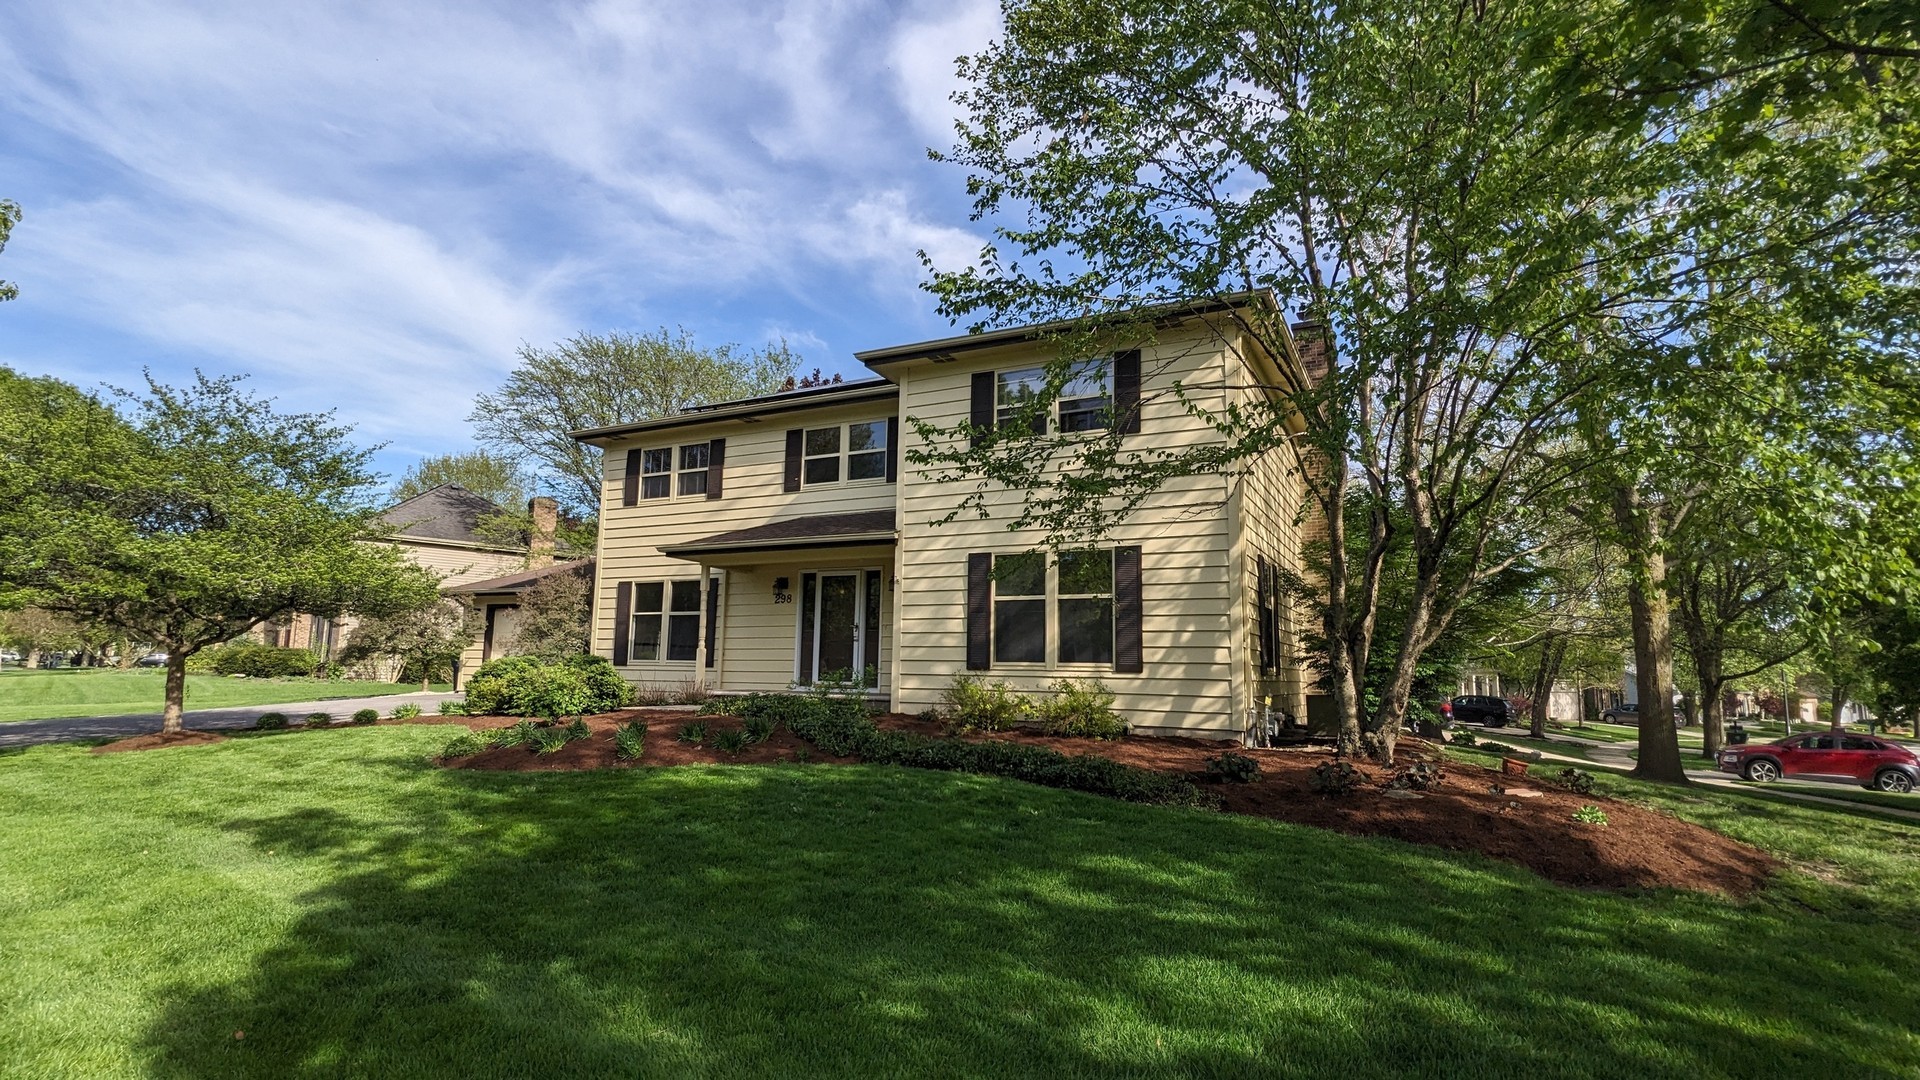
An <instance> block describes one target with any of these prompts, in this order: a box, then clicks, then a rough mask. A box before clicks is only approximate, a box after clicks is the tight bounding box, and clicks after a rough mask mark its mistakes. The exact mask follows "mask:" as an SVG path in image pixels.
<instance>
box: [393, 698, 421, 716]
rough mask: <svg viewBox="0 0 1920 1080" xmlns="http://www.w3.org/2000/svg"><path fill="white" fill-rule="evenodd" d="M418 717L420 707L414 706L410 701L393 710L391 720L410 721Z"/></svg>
mask: <svg viewBox="0 0 1920 1080" xmlns="http://www.w3.org/2000/svg"><path fill="white" fill-rule="evenodd" d="M419 715H420V706H418V705H415V704H414V703H413V702H411V701H409V702H407V703H406V704H405V705H402V706H400V707H399V708H396V709H394V710H393V718H394V719H395V720H411V719H413V718H414V717H416V716H419Z"/></svg>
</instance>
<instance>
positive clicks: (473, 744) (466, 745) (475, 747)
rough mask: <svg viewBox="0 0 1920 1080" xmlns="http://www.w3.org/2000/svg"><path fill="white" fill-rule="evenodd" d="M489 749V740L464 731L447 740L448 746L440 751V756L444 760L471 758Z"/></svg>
mask: <svg viewBox="0 0 1920 1080" xmlns="http://www.w3.org/2000/svg"><path fill="white" fill-rule="evenodd" d="M487 747H488V742H487V740H486V739H484V738H482V737H481V736H480V735H479V734H478V733H476V732H472V731H463V732H461V733H460V734H458V735H455V736H454V737H453V738H451V739H448V740H447V745H446V746H444V747H442V748H441V750H440V756H441V757H443V758H457V757H471V756H473V755H474V754H478V753H480V752H481V751H482V750H485V749H487Z"/></svg>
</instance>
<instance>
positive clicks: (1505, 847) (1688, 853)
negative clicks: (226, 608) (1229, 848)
mask: <svg viewBox="0 0 1920 1080" xmlns="http://www.w3.org/2000/svg"><path fill="white" fill-rule="evenodd" d="M519 719H520V718H518V717H511V716H424V715H423V716H419V717H415V718H414V719H412V720H381V721H380V723H381V724H403V723H414V724H447V725H452V724H464V725H466V726H467V727H469V728H473V729H476V730H479V729H487V728H499V727H507V726H509V725H512V724H515V723H518V722H519ZM696 720H698V721H699V722H702V723H705V724H706V725H707V730H708V738H707V742H706V743H704V744H702V745H692V744H688V743H683V742H680V741H678V739H676V738H675V736H676V735H678V733H679V731H680V729H681V727H682V726H684V725H686V724H688V723H692V722H695V721H696ZM630 721H638V722H640V723H643V724H645V725H646V727H647V740H646V743H647V748H646V753H645V755H644V756H643V757H642V758H641V759H640V760H639V761H622V760H621V759H620V758H619V757H617V756H616V755H615V753H614V742H613V732H614V729H616V728H618V727H620V726H621V725H624V724H626V723H628V722H630ZM879 723H880V726H881V727H884V728H888V729H890V730H896V731H914V732H920V733H922V734H928V735H939V734H943V732H942V730H941V728H940V727H939V726H938V725H936V724H932V723H928V722H926V721H922V720H919V719H917V718H914V717H909V716H902V715H891V716H883V717H880V718H879ZM587 726H588V728H589V729H591V730H592V732H593V736H592V737H591V738H589V739H582V740H579V741H576V742H571V743H568V744H567V745H566V746H564V747H562V748H561V749H560V750H558V751H557V752H555V753H551V754H537V753H534V752H533V751H532V749H531V748H529V747H525V746H510V747H500V748H498V749H493V750H487V751H483V752H481V753H478V754H474V755H471V756H468V757H463V758H455V759H451V760H448V761H446V762H444V764H445V765H446V766H447V767H448V768H454V769H486V770H495V771H504V772H572V771H578V770H584V769H624V768H634V767H648V768H659V767H668V766H674V765H712V764H721V765H767V764H774V763H777V762H791V761H816V762H827V763H833V764H844V763H847V762H849V761H851V760H852V759H849V758H838V757H833V756H830V755H827V754H823V753H821V752H820V751H819V750H817V749H815V748H814V747H813V746H812V745H811V744H809V743H807V742H806V741H805V740H802V739H800V738H799V737H797V736H795V735H794V734H793V733H792V732H791V731H789V730H787V729H786V728H785V727H781V728H779V729H778V730H776V731H775V732H774V734H773V737H772V738H770V739H768V740H767V741H766V742H763V743H756V744H750V745H748V746H747V747H746V748H745V749H744V750H742V751H741V752H740V753H737V754H727V753H723V752H721V751H720V750H718V749H716V748H715V747H714V746H713V745H712V741H713V734H714V733H716V732H720V731H724V730H727V729H730V728H739V727H740V726H741V725H740V721H739V720H738V719H736V718H733V717H725V716H703V717H695V716H694V715H693V714H691V713H689V712H686V711H670V710H662V709H628V710H623V711H621V712H616V713H609V714H606V715H604V716H593V717H588V718H587ZM291 730H298V729H297V728H295V729H291ZM966 737H967V738H973V739H1005V740H1010V741H1017V742H1023V743H1030V744H1033V745H1037V746H1045V747H1049V748H1051V749H1054V750H1058V751H1060V752H1061V753H1065V754H1098V755H1099V756H1101V757H1106V758H1111V759H1113V760H1115V761H1118V762H1121V763H1123V764H1127V765H1136V766H1139V767H1141V768H1144V769H1153V770H1156V771H1159V772H1166V773H1173V774H1176V775H1180V776H1185V777H1186V778H1188V779H1190V780H1192V781H1193V782H1195V783H1196V784H1202V785H1206V786H1207V787H1208V789H1209V790H1211V791H1212V792H1214V793H1215V794H1217V795H1218V796H1219V797H1220V801H1221V807H1222V809H1224V810H1226V811H1228V812H1230V813H1236V814H1250V815H1253V816H1256V817H1266V818H1274V819H1276V820H1280V821H1288V822H1293V823H1295V824H1300V825H1311V826H1315V827H1317V828H1322V829H1332V830H1335V831H1337V832H1344V833H1352V834H1355V835H1359V836H1384V837H1391V838H1393V839H1395V840H1404V841H1408V842H1410V843H1416V844H1430V845H1433V846H1435V847H1442V848H1448V849H1450V850H1454V851H1473V852H1478V853H1480V854H1482V855H1486V856H1488V857H1490V858H1494V859H1499V860H1501V861H1503V862H1509V863H1514V864H1517V865H1519V866H1524V867H1526V868H1527V869H1529V870H1532V871H1533V872H1535V873H1537V874H1539V875H1540V876H1541V877H1544V878H1546V879H1548V880H1550V881H1555V882H1559V883H1561V884H1564V885H1574V886H1579V887H1582V888H1595V889H1631V888H1672V889H1693V890H1701V891H1707V892H1718V893H1726V894H1728V895H1732V896H1746V895H1748V894H1750V893H1752V892H1754V891H1755V890H1757V889H1759V888H1760V887H1761V886H1762V885H1763V884H1765V882H1766V880H1767V878H1768V877H1769V876H1770V875H1771V874H1772V873H1773V872H1774V871H1775V870H1776V869H1778V868H1779V866H1780V863H1779V860H1777V859H1775V858H1774V857H1773V856H1771V855H1768V854H1767V853H1766V852H1764V851H1761V850H1760V849H1758V848H1755V847H1751V846H1749V845H1747V844H1742V843H1740V842H1738V841H1736V840H1732V839H1729V838H1728V837H1725V836H1722V835H1720V834H1719V833H1716V832H1713V831H1712V830H1710V829H1706V828H1703V827H1701V826H1699V825H1694V824H1692V823H1690V822H1686V821H1682V820H1680V819H1679V818H1676V817H1673V816H1671V815H1668V814H1663V813H1657V812H1655V811H1652V810H1648V809H1646V808H1644V807H1640V806H1636V805H1634V804H1632V803H1626V802H1621V801H1619V800H1616V799H1609V798H1606V797H1605V796H1601V795H1575V794H1573V793H1571V792H1567V791H1562V790H1560V789H1558V788H1555V787H1552V786H1549V785H1546V784H1543V783H1541V782H1540V781H1539V780H1537V779H1529V778H1521V777H1503V776H1502V775H1501V774H1500V773H1498V772H1496V771H1494V770H1492V769H1485V768H1481V767H1479V766H1477V765H1468V764H1464V763H1461V762H1452V761H1449V762H1445V763H1444V768H1445V770H1446V779H1445V780H1444V781H1443V782H1442V783H1441V784H1440V786H1439V787H1437V788H1435V789H1433V790H1430V791H1425V792H1418V793H1415V794H1416V795H1417V796H1418V797H1415V798H1407V797H1404V794H1402V795H1400V796H1391V795H1388V794H1387V793H1386V791H1387V788H1386V782H1387V780H1388V779H1389V778H1390V776H1391V775H1392V772H1393V770H1391V769H1388V768H1386V767H1384V766H1380V765H1376V764H1373V763H1371V762H1363V761H1355V762H1352V764H1353V765H1354V767H1355V768H1357V769H1359V770H1360V772H1361V773H1362V774H1363V775H1364V776H1365V778H1366V783H1365V784H1364V785H1363V786H1362V787H1361V788H1360V789H1359V790H1357V791H1354V792H1352V793H1351V794H1348V795H1345V796H1339V797H1328V796H1325V795H1321V794H1319V793H1318V792H1315V791H1314V790H1313V789H1312V788H1311V786H1310V785H1309V783H1308V777H1309V776H1310V774H1311V773H1312V770H1313V768H1314V766H1316V765H1319V764H1321V763H1323V762H1326V761H1330V760H1332V753H1331V752H1330V751H1328V750H1325V749H1320V748H1313V749H1275V750H1255V749H1244V748H1241V747H1238V746H1235V745H1234V744H1231V743H1224V742H1211V741H1207V740H1203V739H1183V738H1162V737H1147V736H1129V737H1127V738H1124V739H1119V740H1115V741H1112V742H1096V741H1092V740H1088V739H1069V738H1058V737H1053V736H1046V735H1039V734H1035V733H1031V732H1022V731H1012V732H997V733H993V734H984V735H971V736H966ZM221 738H222V737H221V736H219V735H216V734H213V733H211V732H203V731H184V732H181V733H179V734H178V735H172V736H167V735H141V736H137V737H135V738H131V739H122V740H120V741H118V742H114V743H109V744H106V745H104V746H99V747H95V748H94V753H107V752H112V751H119V750H147V749H154V748H157V747H162V746H182V745H194V744H198V743H211V742H219V741H221ZM1224 750H1234V751H1236V752H1239V753H1243V754H1246V755H1247V756H1249V757H1251V758H1253V759H1254V760H1256V761H1258V762H1259V763H1260V773H1259V775H1258V776H1257V777H1255V778H1254V780H1253V782H1252V783H1247V784H1231V783H1215V782H1212V781H1211V780H1210V778H1209V777H1208V776H1207V775H1206V767H1207V760H1208V759H1209V758H1212V757H1215V756H1217V755H1219V754H1220V753H1221V752H1222V751H1224ZM1399 757H1400V759H1401V762H1400V763H1401V764H1402V765H1405V764H1409V763H1411V762H1413V761H1417V760H1421V759H1434V760H1438V753H1437V749H1436V748H1435V747H1433V746H1430V745H1429V744H1426V743H1423V742H1421V741H1420V740H1417V739H1410V738H1409V739H1402V740H1401V742H1400V749H1399ZM1496 787H1498V788H1502V789H1505V790H1504V792H1503V793H1496V792H1495V791H1493V790H1492V789H1493V788H1496ZM1583 806H1598V807H1600V808H1601V809H1603V810H1604V811H1605V812H1606V815H1607V824H1606V825H1604V826H1600V825H1588V824H1583V823H1580V822H1576V821H1574V820H1573V813H1574V811H1576V810H1578V809H1580V808H1581V807H1583Z"/></svg>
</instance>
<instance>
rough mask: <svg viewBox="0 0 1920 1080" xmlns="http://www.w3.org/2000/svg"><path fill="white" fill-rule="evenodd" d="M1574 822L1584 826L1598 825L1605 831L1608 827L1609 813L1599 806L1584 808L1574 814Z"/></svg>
mask: <svg viewBox="0 0 1920 1080" xmlns="http://www.w3.org/2000/svg"><path fill="white" fill-rule="evenodd" d="M1573 820H1575V821H1577V822H1579V823H1580V824H1582V825H1598V826H1600V827H1601V828H1603V829H1604V828H1606V827H1607V812H1606V811H1605V810H1602V809H1600V808H1599V807H1597V806H1583V807H1581V808H1580V809H1578V810H1575V811H1574V812H1573Z"/></svg>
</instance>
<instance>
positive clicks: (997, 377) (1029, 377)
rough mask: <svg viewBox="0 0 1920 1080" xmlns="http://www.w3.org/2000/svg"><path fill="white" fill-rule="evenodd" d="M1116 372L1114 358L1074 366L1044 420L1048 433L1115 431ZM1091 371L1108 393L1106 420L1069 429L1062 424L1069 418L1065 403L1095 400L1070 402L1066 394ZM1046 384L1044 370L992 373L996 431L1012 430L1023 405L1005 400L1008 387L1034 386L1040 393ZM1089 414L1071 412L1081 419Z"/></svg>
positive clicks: (1009, 369) (1082, 398) (1014, 370)
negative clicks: (1014, 420) (1013, 422)
mask: <svg viewBox="0 0 1920 1080" xmlns="http://www.w3.org/2000/svg"><path fill="white" fill-rule="evenodd" d="M1113 369H1114V364H1113V358H1112V357H1095V358H1093V359H1089V360H1081V361H1077V362H1076V363H1074V364H1073V366H1072V367H1071V368H1069V370H1068V374H1067V382H1066V383H1065V384H1063V385H1062V386H1061V388H1060V396H1058V397H1056V398H1054V399H1053V401H1052V402H1050V403H1049V404H1048V407H1047V416H1046V419H1045V423H1046V425H1047V430H1048V431H1049V432H1054V433H1062V434H1074V433H1079V432H1094V431H1106V430H1109V429H1110V428H1112V427H1113V424H1114V415H1113V408H1114V406H1113V396H1114V387H1113V375H1114V371H1113ZM1089 371H1092V372H1094V373H1095V374H1097V375H1098V377H1099V378H1100V379H1101V381H1102V383H1103V384H1104V388H1105V392H1104V393H1103V394H1101V395H1100V396H1101V397H1102V398H1104V399H1105V400H1106V407H1105V416H1104V417H1102V418H1101V420H1100V422H1099V423H1095V424H1089V425H1086V426H1084V427H1077V428H1073V429H1068V428H1067V426H1066V424H1065V422H1064V420H1063V418H1064V417H1065V416H1067V415H1069V413H1068V410H1066V409H1065V408H1064V406H1065V405H1066V403H1067V402H1068V401H1089V400H1092V399H1091V398H1087V397H1074V398H1069V397H1067V396H1066V395H1067V391H1068V390H1069V389H1070V388H1071V387H1072V385H1073V383H1074V381H1075V380H1077V379H1080V378H1082V377H1084V376H1085V375H1086V374H1087V373H1088V372H1089ZM1046 384H1047V369H1046V368H1045V367H1044V366H1041V367H1024V368H1007V369H1005V370H999V371H995V372H994V373H993V423H994V427H995V429H996V430H1011V427H1012V421H1013V419H1014V418H1015V417H1016V416H1018V415H1019V411H1020V407H1021V406H1020V403H1019V402H1018V401H1015V402H1011V403H1010V402H1008V401H1007V400H1006V398H1007V393H1006V392H1007V389H1008V387H1009V386H1032V387H1034V388H1035V392H1036V393H1039V392H1042V391H1044V390H1045V389H1046ZM1088 411H1089V410H1086V409H1075V410H1072V414H1073V415H1079V414H1083V413H1086V412H1088ZM1031 434H1036V435H1038V434H1041V432H1032V433H1031Z"/></svg>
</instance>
